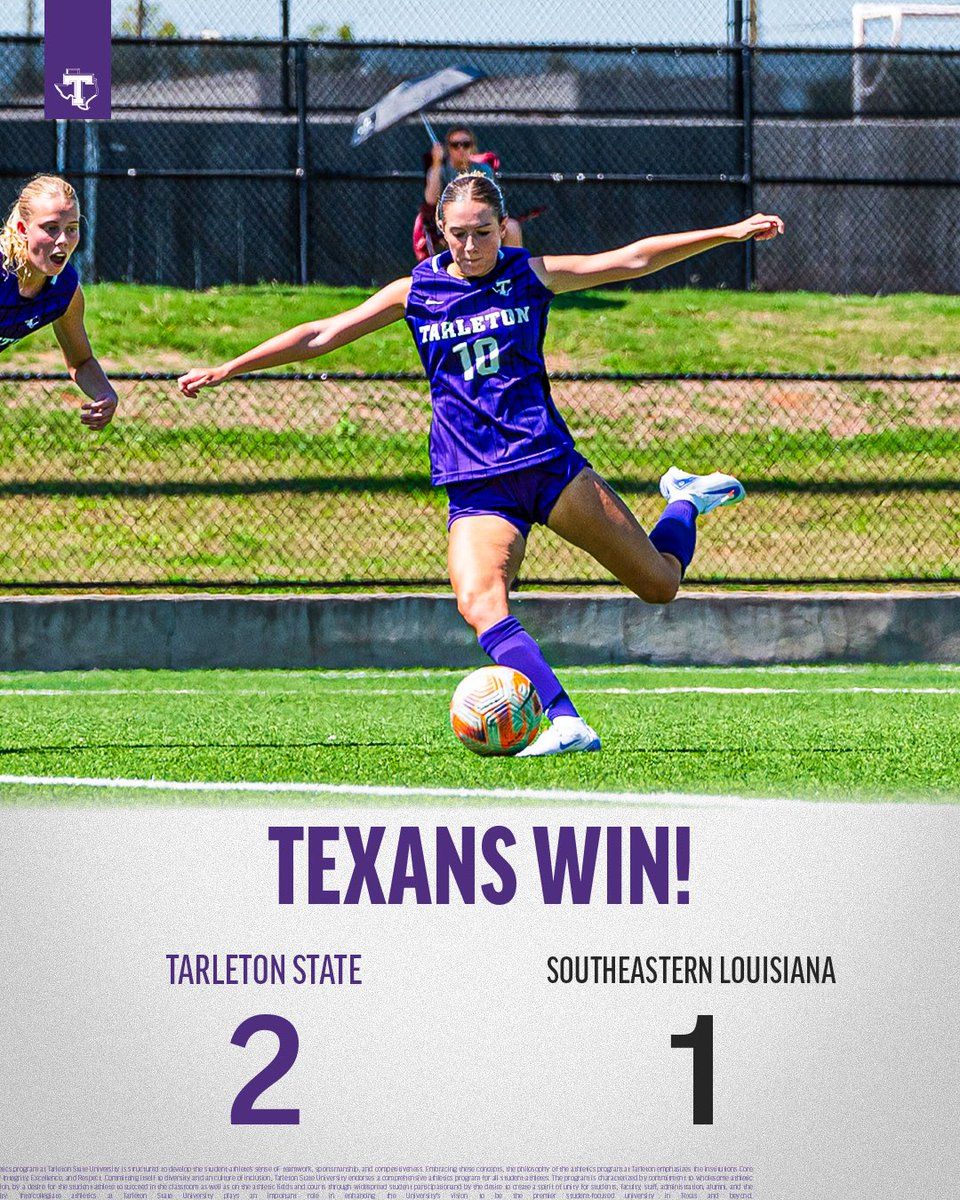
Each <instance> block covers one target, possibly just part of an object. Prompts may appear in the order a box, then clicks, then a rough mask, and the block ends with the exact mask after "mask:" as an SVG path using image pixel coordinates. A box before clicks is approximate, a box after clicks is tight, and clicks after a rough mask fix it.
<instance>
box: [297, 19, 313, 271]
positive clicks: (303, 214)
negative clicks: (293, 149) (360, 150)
mask: <svg viewBox="0 0 960 1200" xmlns="http://www.w3.org/2000/svg"><path fill="white" fill-rule="evenodd" d="M293 62H294V87H295V88H296V94H297V95H296V98H297V181H298V184H299V188H298V216H299V218H300V220H299V239H298V247H299V251H300V282H301V284H305V283H306V282H307V236H308V232H309V229H308V223H309V215H310V181H309V179H308V177H307V48H306V46H305V45H304V43H303V42H299V43H298V44H297V45H296V47H295V48H294V51H293Z"/></svg>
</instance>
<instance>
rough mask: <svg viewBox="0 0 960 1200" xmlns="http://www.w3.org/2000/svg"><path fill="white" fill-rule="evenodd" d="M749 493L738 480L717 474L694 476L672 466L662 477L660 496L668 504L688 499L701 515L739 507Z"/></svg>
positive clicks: (730, 476)
mask: <svg viewBox="0 0 960 1200" xmlns="http://www.w3.org/2000/svg"><path fill="white" fill-rule="evenodd" d="M746 494H747V490H746V488H745V487H744V486H743V484H742V483H741V482H740V480H739V479H734V477H733V476H732V475H724V474H722V472H720V471H714V472H713V474H712V475H691V474H690V473H689V472H688V471H681V470H680V468H679V467H671V468H670V470H669V471H668V472H667V473H666V475H663V476H661V478H660V495H661V496H663V498H664V499H665V500H667V501H670V500H689V501H690V503H691V504H695V505H696V506H697V512H698V513H700V515H701V516H702V515H703V514H704V513H708V512H712V511H713V510H714V509H715V508H719V507H720V505H721V504H739V503H740V501H741V500H742V499H743V498H744V496H745V495H746Z"/></svg>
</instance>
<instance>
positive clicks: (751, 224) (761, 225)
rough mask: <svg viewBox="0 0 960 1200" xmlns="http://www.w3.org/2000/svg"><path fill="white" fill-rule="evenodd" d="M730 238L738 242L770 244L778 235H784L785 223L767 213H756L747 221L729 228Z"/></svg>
mask: <svg viewBox="0 0 960 1200" xmlns="http://www.w3.org/2000/svg"><path fill="white" fill-rule="evenodd" d="M729 233H730V236H731V237H732V238H733V239H734V241H737V242H749V241H750V239H751V238H753V239H754V241H756V242H768V241H769V240H770V239H771V238H775V237H776V236H777V235H778V234H781V233H783V221H781V219H780V218H779V217H770V216H767V215H766V214H765V213H754V214H753V216H752V217H747V219H746V220H745V221H739V222H738V223H737V224H736V225H731V226H730V227H729Z"/></svg>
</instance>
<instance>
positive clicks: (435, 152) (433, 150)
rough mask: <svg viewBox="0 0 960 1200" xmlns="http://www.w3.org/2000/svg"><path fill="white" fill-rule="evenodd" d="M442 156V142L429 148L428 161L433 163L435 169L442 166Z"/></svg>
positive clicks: (435, 143)
mask: <svg viewBox="0 0 960 1200" xmlns="http://www.w3.org/2000/svg"><path fill="white" fill-rule="evenodd" d="M443 154H444V150H443V143H442V142H434V143H433V145H432V146H431V147H430V161H431V162H432V163H433V165H434V166H435V167H441V166H443Z"/></svg>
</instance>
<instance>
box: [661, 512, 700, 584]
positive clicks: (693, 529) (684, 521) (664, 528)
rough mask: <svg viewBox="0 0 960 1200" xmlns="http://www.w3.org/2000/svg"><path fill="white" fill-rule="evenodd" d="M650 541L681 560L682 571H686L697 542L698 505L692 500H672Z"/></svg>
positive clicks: (663, 552)
mask: <svg viewBox="0 0 960 1200" xmlns="http://www.w3.org/2000/svg"><path fill="white" fill-rule="evenodd" d="M650 541H651V542H653V544H654V545H655V546H656V548H657V549H658V550H659V551H660V553H661V554H672V555H673V557H674V558H677V559H679V560H680V573H681V575H683V574H685V573H686V570H687V567H689V566H690V560H691V559H692V558H693V551H694V547H695V546H696V544H697V506H696V505H695V504H694V503H693V501H692V500H672V501H671V502H670V503H669V504H668V505H667V507H666V508H665V509H664V510H663V512H662V513H661V514H660V520H659V521H657V523H656V525H654V527H653V529H651V530H650Z"/></svg>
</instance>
